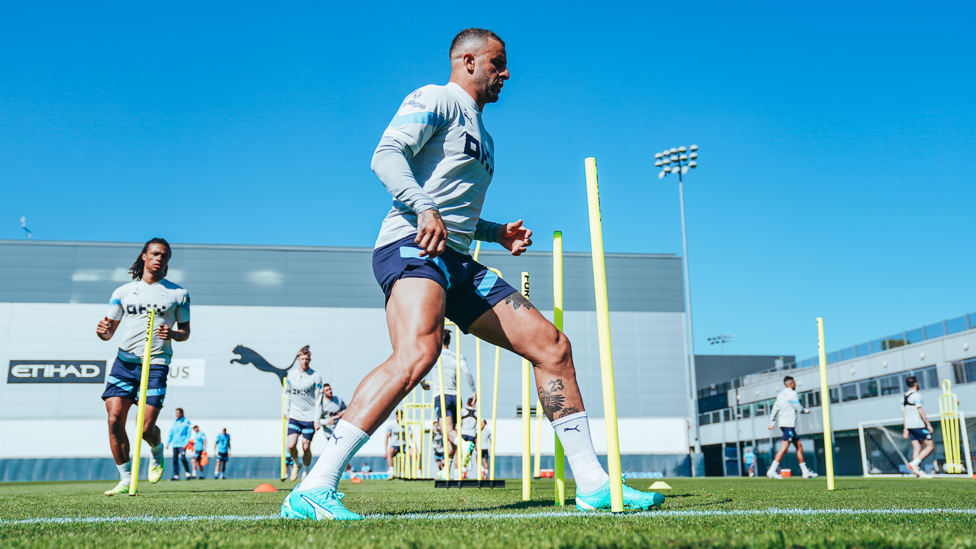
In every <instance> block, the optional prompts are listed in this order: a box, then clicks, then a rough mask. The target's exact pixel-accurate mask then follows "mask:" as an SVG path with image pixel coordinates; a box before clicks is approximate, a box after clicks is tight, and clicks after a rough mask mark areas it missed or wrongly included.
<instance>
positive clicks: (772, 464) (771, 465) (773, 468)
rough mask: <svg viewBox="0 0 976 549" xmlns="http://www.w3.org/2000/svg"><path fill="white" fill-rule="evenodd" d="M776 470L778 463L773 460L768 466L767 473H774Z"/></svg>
mask: <svg viewBox="0 0 976 549" xmlns="http://www.w3.org/2000/svg"><path fill="white" fill-rule="evenodd" d="M777 469H779V462H778V461H776V460H775V459H774V460H773V462H772V463H771V464H769V471H770V472H773V473H775V472H776V470H777Z"/></svg>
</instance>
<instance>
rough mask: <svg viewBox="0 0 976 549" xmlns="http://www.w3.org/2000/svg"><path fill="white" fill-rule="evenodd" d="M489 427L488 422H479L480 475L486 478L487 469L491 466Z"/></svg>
mask: <svg viewBox="0 0 976 549" xmlns="http://www.w3.org/2000/svg"><path fill="white" fill-rule="evenodd" d="M490 462H491V427H489V426H488V421H486V420H484V419H483V420H481V474H482V476H483V477H484V478H488V468H489V467H490V466H491V463H490Z"/></svg>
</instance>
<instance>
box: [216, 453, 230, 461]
mask: <svg viewBox="0 0 976 549" xmlns="http://www.w3.org/2000/svg"><path fill="white" fill-rule="evenodd" d="M217 459H219V460H220V461H227V459H228V456H227V452H217Z"/></svg>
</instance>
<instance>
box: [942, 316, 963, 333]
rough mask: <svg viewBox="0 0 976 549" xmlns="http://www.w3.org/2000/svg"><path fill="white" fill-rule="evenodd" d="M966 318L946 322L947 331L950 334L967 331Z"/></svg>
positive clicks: (961, 317)
mask: <svg viewBox="0 0 976 549" xmlns="http://www.w3.org/2000/svg"><path fill="white" fill-rule="evenodd" d="M966 329H967V328H966V317H965V316H960V317H958V318H953V319H951V320H946V331H947V332H949V333H950V334H957V333H959V332H964V331H966Z"/></svg>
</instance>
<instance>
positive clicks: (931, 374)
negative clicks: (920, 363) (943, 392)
mask: <svg viewBox="0 0 976 549" xmlns="http://www.w3.org/2000/svg"><path fill="white" fill-rule="evenodd" d="M925 382H926V383H928V384H929V389H933V388H935V387H938V386H939V370H938V368H936V367H935V366H929V367H928V368H926V369H925Z"/></svg>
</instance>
